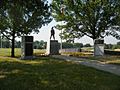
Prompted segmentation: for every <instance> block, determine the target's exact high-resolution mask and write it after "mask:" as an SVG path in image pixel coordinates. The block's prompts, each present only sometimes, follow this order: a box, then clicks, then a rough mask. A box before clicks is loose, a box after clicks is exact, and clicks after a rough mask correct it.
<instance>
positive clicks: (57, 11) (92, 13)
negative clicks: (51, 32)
mask: <svg viewBox="0 0 120 90" xmlns="http://www.w3.org/2000/svg"><path fill="white" fill-rule="evenodd" d="M52 11H53V17H54V18H55V20H56V21H58V22H59V21H63V22H64V24H62V25H57V28H58V29H63V30H64V31H63V33H62V34H63V39H66V38H80V37H82V36H84V35H87V36H88V37H90V38H92V39H93V40H94V39H98V38H104V37H105V36H108V35H112V36H113V37H116V38H117V39H120V0H64V2H63V0H53V2H52Z"/></svg>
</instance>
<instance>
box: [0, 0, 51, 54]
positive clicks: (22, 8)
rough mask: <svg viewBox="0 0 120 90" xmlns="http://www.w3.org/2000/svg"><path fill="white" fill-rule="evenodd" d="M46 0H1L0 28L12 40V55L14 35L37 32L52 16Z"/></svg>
mask: <svg viewBox="0 0 120 90" xmlns="http://www.w3.org/2000/svg"><path fill="white" fill-rule="evenodd" d="M50 16H51V11H50V5H49V4H48V2H47V0H1V1H0V30H1V33H2V34H3V35H4V36H6V37H7V38H8V39H10V40H11V41H12V56H14V43H15V37H16V36H21V35H28V34H30V33H31V32H37V33H38V32H39V28H41V27H42V26H43V25H45V24H48V23H49V22H50V21H51V20H52V18H51V17H50Z"/></svg>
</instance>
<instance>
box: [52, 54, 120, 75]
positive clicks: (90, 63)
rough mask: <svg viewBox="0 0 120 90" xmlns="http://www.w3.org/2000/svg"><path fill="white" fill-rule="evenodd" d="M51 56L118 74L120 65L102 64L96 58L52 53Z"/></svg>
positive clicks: (119, 73)
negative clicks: (89, 58) (90, 58)
mask: <svg viewBox="0 0 120 90" xmlns="http://www.w3.org/2000/svg"><path fill="white" fill-rule="evenodd" d="M52 57H54V58H59V59H64V60H66V61H74V62H77V63H80V64H82V65H85V66H89V67H93V68H96V69H99V70H103V71H107V72H110V73H113V74H116V75H119V76H120V66H118V65H112V64H104V63H100V62H99V61H96V60H88V59H84V58H76V57H71V56H64V55H52Z"/></svg>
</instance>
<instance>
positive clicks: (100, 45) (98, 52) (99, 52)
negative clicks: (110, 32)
mask: <svg viewBox="0 0 120 90" xmlns="http://www.w3.org/2000/svg"><path fill="white" fill-rule="evenodd" d="M103 55H104V40H101V39H96V40H95V41H94V56H103Z"/></svg>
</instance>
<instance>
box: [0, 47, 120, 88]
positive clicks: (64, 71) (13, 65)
mask: <svg viewBox="0 0 120 90" xmlns="http://www.w3.org/2000/svg"><path fill="white" fill-rule="evenodd" d="M16 50H18V49H16ZM3 51H4V52H0V90H120V76H116V75H113V74H111V73H107V72H103V71H100V70H96V69H93V68H90V67H85V66H82V65H79V64H76V63H73V62H66V61H63V60H59V59H54V58H51V57H39V58H37V59H35V60H19V59H17V58H11V57H6V55H8V54H4V53H5V51H7V49H6V50H4V49H3ZM8 51H9V50H8ZM38 52H39V51H38ZM36 54H37V53H36ZM16 55H18V56H19V55H20V54H19V53H18V52H17V53H16Z"/></svg>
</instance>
